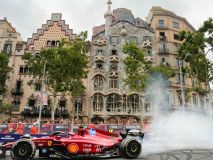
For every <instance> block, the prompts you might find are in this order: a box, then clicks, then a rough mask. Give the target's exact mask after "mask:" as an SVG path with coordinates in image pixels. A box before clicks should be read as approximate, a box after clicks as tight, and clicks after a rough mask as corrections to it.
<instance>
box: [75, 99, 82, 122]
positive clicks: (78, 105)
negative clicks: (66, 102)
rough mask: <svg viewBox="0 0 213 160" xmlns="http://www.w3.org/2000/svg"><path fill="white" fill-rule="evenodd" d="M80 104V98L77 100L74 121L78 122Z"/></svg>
mask: <svg viewBox="0 0 213 160" xmlns="http://www.w3.org/2000/svg"><path fill="white" fill-rule="evenodd" d="M80 103H81V98H78V99H77V108H76V112H77V113H76V119H77V121H78V111H79V107H80Z"/></svg>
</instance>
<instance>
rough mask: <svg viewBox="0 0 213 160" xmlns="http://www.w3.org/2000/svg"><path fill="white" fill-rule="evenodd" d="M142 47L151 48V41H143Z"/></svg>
mask: <svg viewBox="0 0 213 160" xmlns="http://www.w3.org/2000/svg"><path fill="white" fill-rule="evenodd" d="M142 47H143V48H152V42H151V41H150V40H148V39H147V40H145V41H143V43H142Z"/></svg>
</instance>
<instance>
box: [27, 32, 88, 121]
mask: <svg viewBox="0 0 213 160" xmlns="http://www.w3.org/2000/svg"><path fill="white" fill-rule="evenodd" d="M86 38H87V32H82V33H81V34H80V35H78V36H77V38H76V39H75V40H74V41H65V40H63V41H62V43H61V44H60V45H59V47H58V48H50V49H43V50H41V52H40V54H39V55H33V54H32V53H25V55H24V56H23V60H25V62H26V64H27V65H29V66H31V67H32V68H33V79H32V80H31V81H30V82H29V85H33V84H35V83H37V82H39V81H40V82H41V81H42V76H43V71H44V66H45V85H46V89H47V90H48V91H49V92H50V93H52V94H53V106H52V108H51V118H52V120H54V113H55V109H56V98H57V94H58V93H64V94H71V95H72V96H73V97H76V96H81V95H82V94H83V92H84V89H85V86H84V85H83V82H82V79H83V78H86V76H87V70H86V68H87V64H88V57H87V55H86V53H87V51H88V50H87V41H86Z"/></svg>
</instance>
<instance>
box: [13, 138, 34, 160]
mask: <svg viewBox="0 0 213 160" xmlns="http://www.w3.org/2000/svg"><path fill="white" fill-rule="evenodd" d="M35 152H36V147H35V144H34V142H32V141H31V140H30V139H20V140H18V141H16V142H15V143H14V144H13V146H12V149H11V157H12V159H13V160H31V159H32V158H33V157H34V155H35Z"/></svg>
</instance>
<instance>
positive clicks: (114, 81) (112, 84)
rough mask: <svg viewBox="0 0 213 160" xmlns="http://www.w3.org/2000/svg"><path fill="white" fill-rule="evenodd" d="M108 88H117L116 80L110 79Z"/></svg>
mask: <svg viewBox="0 0 213 160" xmlns="http://www.w3.org/2000/svg"><path fill="white" fill-rule="evenodd" d="M109 88H118V80H117V79H110V80H109Z"/></svg>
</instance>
